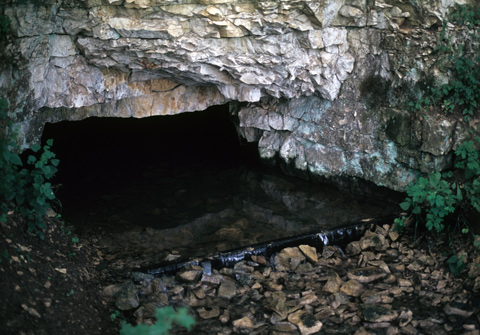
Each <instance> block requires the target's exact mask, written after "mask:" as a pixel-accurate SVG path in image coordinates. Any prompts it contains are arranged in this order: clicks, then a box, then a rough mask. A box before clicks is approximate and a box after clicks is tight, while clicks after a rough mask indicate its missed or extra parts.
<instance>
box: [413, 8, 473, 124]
mask: <svg viewBox="0 0 480 335" xmlns="http://www.w3.org/2000/svg"><path fill="white" fill-rule="evenodd" d="M448 19H449V21H451V22H453V23H454V24H456V25H457V26H460V27H465V28H467V29H469V30H470V31H471V32H470V36H469V38H465V39H462V41H463V44H461V45H458V44H454V43H453V42H452V38H451V36H449V34H448V25H447V20H445V21H444V25H443V29H442V31H441V32H440V35H439V43H438V45H437V46H436V48H435V51H436V52H437V53H439V54H440V56H439V59H442V57H443V58H444V59H445V60H446V63H447V64H454V66H453V67H452V68H449V70H450V72H451V75H450V78H451V79H450V81H449V82H448V83H445V84H442V85H440V86H437V87H430V89H429V90H428V91H427V92H425V93H424V95H423V97H421V98H420V99H418V100H417V101H415V102H410V103H409V109H410V110H411V111H412V112H418V111H421V110H423V109H424V108H426V107H430V106H439V107H441V108H442V109H443V110H444V111H445V112H446V113H453V112H456V111H458V112H461V113H462V114H463V116H464V119H465V121H467V122H468V121H469V120H470V118H471V116H473V115H474V113H475V112H476V111H477V110H478V108H479V105H480V53H479V52H478V51H476V50H475V49H476V48H478V44H479V43H480V29H478V26H479V25H480V9H477V10H475V9H474V8H473V7H472V6H470V5H466V6H460V5H457V6H456V7H455V10H454V11H453V13H452V14H451V15H450V16H449V18H448ZM475 28H477V29H475Z"/></svg>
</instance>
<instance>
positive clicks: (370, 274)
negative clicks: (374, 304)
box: [348, 266, 387, 284]
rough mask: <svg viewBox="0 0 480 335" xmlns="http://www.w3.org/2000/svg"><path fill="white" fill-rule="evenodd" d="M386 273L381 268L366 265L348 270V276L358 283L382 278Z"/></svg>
mask: <svg viewBox="0 0 480 335" xmlns="http://www.w3.org/2000/svg"><path fill="white" fill-rule="evenodd" d="M386 275H387V273H386V272H385V271H383V270H382V269H381V268H377V267H375V266H367V267H364V268H359V269H355V270H352V271H350V272H348V278H349V279H354V280H356V281H358V282H360V283H364V284H365V283H370V282H372V281H374V280H377V279H380V278H383V277H385V276H386Z"/></svg>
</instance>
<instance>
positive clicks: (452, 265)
mask: <svg viewBox="0 0 480 335" xmlns="http://www.w3.org/2000/svg"><path fill="white" fill-rule="evenodd" d="M464 259H465V255H460V257H458V256H457V255H452V256H451V257H450V258H449V259H448V260H447V264H448V268H449V270H450V272H451V273H452V274H453V275H455V276H456V275H458V274H460V273H461V272H462V271H463V270H465V268H466V263H465V262H464V261H463V260H464Z"/></svg>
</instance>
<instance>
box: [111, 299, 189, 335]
mask: <svg viewBox="0 0 480 335" xmlns="http://www.w3.org/2000/svg"><path fill="white" fill-rule="evenodd" d="M155 319H157V322H156V323H155V324H153V325H151V326H149V325H145V324H140V325H137V326H132V325H130V324H128V323H126V322H123V323H122V328H121V329H120V335H165V334H168V332H169V331H170V329H172V326H173V323H177V324H179V325H180V326H182V327H184V328H186V329H187V330H190V328H191V327H192V326H193V325H194V324H195V319H194V318H193V317H192V316H190V315H189V314H188V310H187V308H185V307H184V308H179V309H177V310H176V311H175V310H174V309H173V308H172V307H170V306H169V307H162V308H157V309H156V311H155Z"/></svg>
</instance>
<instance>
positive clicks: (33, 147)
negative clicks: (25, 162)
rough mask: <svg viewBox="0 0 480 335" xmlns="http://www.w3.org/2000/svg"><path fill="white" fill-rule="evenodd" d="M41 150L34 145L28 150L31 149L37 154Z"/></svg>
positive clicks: (38, 146) (37, 145)
mask: <svg viewBox="0 0 480 335" xmlns="http://www.w3.org/2000/svg"><path fill="white" fill-rule="evenodd" d="M41 148H42V147H41V146H40V145H39V144H34V145H32V147H31V148H30V149H32V151H33V152H38V151H39V150H40V149H41Z"/></svg>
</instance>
